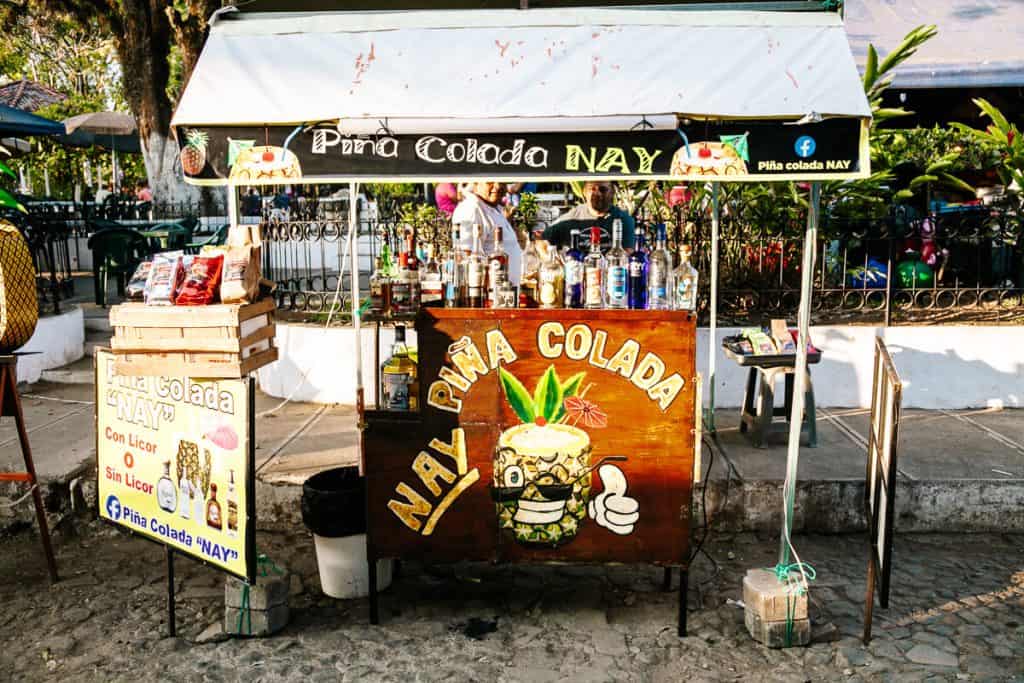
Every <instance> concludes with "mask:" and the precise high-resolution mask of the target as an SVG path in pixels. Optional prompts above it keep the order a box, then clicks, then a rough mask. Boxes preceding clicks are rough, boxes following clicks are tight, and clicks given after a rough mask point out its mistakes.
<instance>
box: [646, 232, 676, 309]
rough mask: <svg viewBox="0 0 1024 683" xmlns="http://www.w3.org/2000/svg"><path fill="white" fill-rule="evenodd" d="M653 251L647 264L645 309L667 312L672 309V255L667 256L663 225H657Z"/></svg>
mask: <svg viewBox="0 0 1024 683" xmlns="http://www.w3.org/2000/svg"><path fill="white" fill-rule="evenodd" d="M656 234H657V241H656V243H655V247H654V251H652V252H651V255H650V257H649V258H648V262H647V308H649V309H651V310H655V311H667V310H668V309H670V308H672V304H671V296H672V290H671V288H670V282H669V281H670V280H671V276H672V255H671V254H669V251H668V247H667V246H666V245H667V235H666V233H665V224H664V223H659V224H658V228H657V233H656Z"/></svg>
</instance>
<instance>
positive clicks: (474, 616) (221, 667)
mask: <svg viewBox="0 0 1024 683" xmlns="http://www.w3.org/2000/svg"><path fill="white" fill-rule="evenodd" d="M56 542H57V546H58V562H59V567H60V571H61V574H62V576H63V577H64V578H63V580H62V581H61V582H60V583H59V584H58V585H56V586H53V587H51V586H49V584H48V582H47V579H46V573H45V569H44V566H43V562H42V557H41V551H40V549H39V547H38V539H37V536H36V535H35V533H34V532H31V531H28V532H25V533H20V534H18V535H16V536H13V537H9V538H6V539H3V540H0V671H3V672H4V674H3V675H2V676H0V677H2V678H4V679H6V680H13V681H42V680H71V681H93V680H96V681H122V680H123V681H137V680H174V681H200V680H203V681H221V680H244V681H277V680H313V681H337V680H341V681H350V680H351V681H355V680H358V681H375V680H394V681H420V680H422V681H435V680H437V681H441V680H451V681H466V680H476V681H554V680H573V681H605V680H612V681H618V680H622V681H684V680H697V681H702V680H703V681H715V680H770V681H804V680H814V681H819V680H851V681H857V680H872V681H874V680H880V681H888V680H900V681H904V680H905V681H918V680H1024V538H1022V537H1020V536H1016V537H1014V536H998V535H984V536H982V535H975V536H954V535H928V536H926V535H920V536H907V535H903V536H899V537H897V542H896V551H895V556H894V565H893V566H894V573H893V578H892V600H891V603H890V607H889V609H888V610H882V609H878V608H876V610H875V638H874V640H873V641H872V643H871V644H870V646H868V647H867V648H864V647H862V646H861V644H860V640H859V637H858V636H859V634H860V630H861V624H862V613H863V600H864V591H865V557H866V552H865V541H864V538H863V537H862V536H838V537H822V536H817V537H798V538H797V542H796V546H797V549H798V551H799V552H800V553H801V557H802V558H803V559H804V560H806V561H808V562H810V563H811V564H813V565H814V566H815V567H816V568H817V570H818V579H817V580H816V581H814V582H813V584H812V589H811V593H810V595H811V618H812V623H813V624H814V629H815V631H816V632H817V642H814V643H812V645H810V646H809V647H802V648H791V649H788V650H769V649H766V648H764V647H762V646H761V645H758V644H756V643H754V642H753V641H752V640H751V639H750V637H749V636H748V635H747V633H746V630H745V628H744V626H743V609H742V608H741V607H739V606H738V605H737V604H736V602H735V601H737V600H739V599H740V595H741V581H742V576H743V574H744V572H745V571H746V570H747V569H748V568H751V567H760V566H768V565H770V564H773V563H774V559H775V558H774V553H775V552H776V540H775V539H773V538H756V537H754V536H752V535H741V536H733V537H725V536H719V537H717V538H713V540H712V541H711V542H709V544H708V546H707V549H708V552H709V555H710V557H712V558H714V562H715V563H717V567H716V566H715V564H713V563H712V561H711V560H709V559H708V557H706V556H703V555H702V556H701V557H700V558H699V559H698V560H697V561H696V562H695V564H694V568H693V571H692V572H691V593H690V597H691V601H690V612H689V625H690V636H689V637H687V638H684V639H680V638H677V637H676V634H675V616H676V596H675V595H674V594H666V593H663V592H661V590H660V584H661V578H662V573H661V571H660V570H659V569H657V568H652V567H585V568H583V567H567V566H531V567H522V566H516V567H510V566H489V565H477V564H474V565H459V566H455V567H451V566H437V567H435V566H425V565H412V564H406V565H404V566H403V568H402V575H401V577H400V578H399V579H398V580H397V582H396V584H395V585H394V586H393V587H392V588H391V589H389V590H388V591H387V592H385V593H384V594H383V595H382V625H381V626H379V627H371V626H369V625H368V624H367V602H366V601H365V600H356V601H338V600H333V599H330V598H326V597H325V596H323V594H322V593H321V592H320V588H319V581H318V578H317V575H316V562H315V558H314V552H313V547H312V540H311V539H310V538H309V537H308V536H307V535H305V534H300V533H296V534H291V535H285V534H273V533H260V534H259V536H258V538H257V542H258V545H259V547H260V549H261V550H262V551H265V552H266V553H267V554H268V555H269V556H270V557H271V558H272V559H273V560H274V561H275V562H276V563H277V564H278V565H281V566H287V567H288V568H289V569H290V570H291V571H292V573H293V577H292V579H291V581H292V584H291V587H292V594H291V607H292V617H291V622H290V623H289V625H288V626H287V628H286V629H285V630H284V631H283V632H281V633H280V634H278V635H276V636H274V637H272V638H266V639H225V637H224V636H223V634H219V635H218V634H216V633H215V632H216V631H217V628H216V627H214V628H209V627H211V625H216V624H219V622H220V620H221V619H222V618H223V609H224V607H223V595H224V589H223V584H224V579H223V576H222V575H220V574H218V573H216V572H214V571H213V570H211V569H208V568H206V567H203V566H201V565H199V564H197V563H195V562H192V561H191V560H188V559H184V558H182V559H179V560H178V561H177V563H176V568H177V579H178V590H179V602H178V629H179V637H178V638H168V637H166V636H165V634H166V630H167V624H166V611H165V610H166V602H165V596H166V592H165V591H166V580H165V573H164V571H165V563H164V555H163V552H162V549H161V548H160V547H159V546H156V545H154V544H152V543H149V542H148V541H144V540H141V539H137V538H131V537H128V536H126V535H124V534H122V533H121V532H120V531H118V530H116V529H113V528H110V527H107V526H106V525H103V524H101V523H99V522H91V523H79V529H78V530H77V531H76V532H74V533H69V532H67V531H65V532H64V533H63V534H62V535H60V536H58V537H57V538H56ZM471 620H474V621H471ZM476 620H480V621H476ZM492 621H493V622H495V624H494V626H495V630H494V631H493V632H490V633H487V634H486V635H483V636H482V637H481V638H480V639H479V640H478V639H474V638H471V637H469V636H467V631H468V630H471V628H472V627H475V626H479V625H481V624H486V622H492ZM483 630H486V629H483ZM204 631H205V632H206V633H205V634H204V633H203V632H204ZM203 641H205V642H203Z"/></svg>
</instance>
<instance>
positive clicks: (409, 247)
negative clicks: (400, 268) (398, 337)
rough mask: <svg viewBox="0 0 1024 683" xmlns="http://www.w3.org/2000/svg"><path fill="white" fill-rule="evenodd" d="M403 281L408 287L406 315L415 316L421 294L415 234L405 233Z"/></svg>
mask: <svg viewBox="0 0 1024 683" xmlns="http://www.w3.org/2000/svg"><path fill="white" fill-rule="evenodd" d="M405 255H406V256H405V281H406V282H407V283H408V285H409V302H408V303H407V304H406V309H405V313H406V315H415V314H416V312H417V311H418V310H420V300H421V295H422V292H421V290H420V259H419V257H418V256H417V255H416V233H415V232H413V231H411V230H410V231H409V232H407V233H405Z"/></svg>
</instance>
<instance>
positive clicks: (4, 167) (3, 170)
mask: <svg viewBox="0 0 1024 683" xmlns="http://www.w3.org/2000/svg"><path fill="white" fill-rule="evenodd" d="M0 173H6V174H7V175H9V176H11V177H12V178H14V179H15V180H17V179H18V176H16V175H14V171H12V170H11V169H9V168H7V165H6V164H4V163H3V162H0Z"/></svg>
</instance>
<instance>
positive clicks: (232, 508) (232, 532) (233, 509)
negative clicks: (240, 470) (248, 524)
mask: <svg viewBox="0 0 1024 683" xmlns="http://www.w3.org/2000/svg"><path fill="white" fill-rule="evenodd" d="M229 475H230V478H229V479H228V497H227V500H226V501H225V502H226V503H227V506H228V518H227V527H228V528H227V532H228V536H237V535H238V494H237V493H236V492H235V471H234V470H230V471H229Z"/></svg>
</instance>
